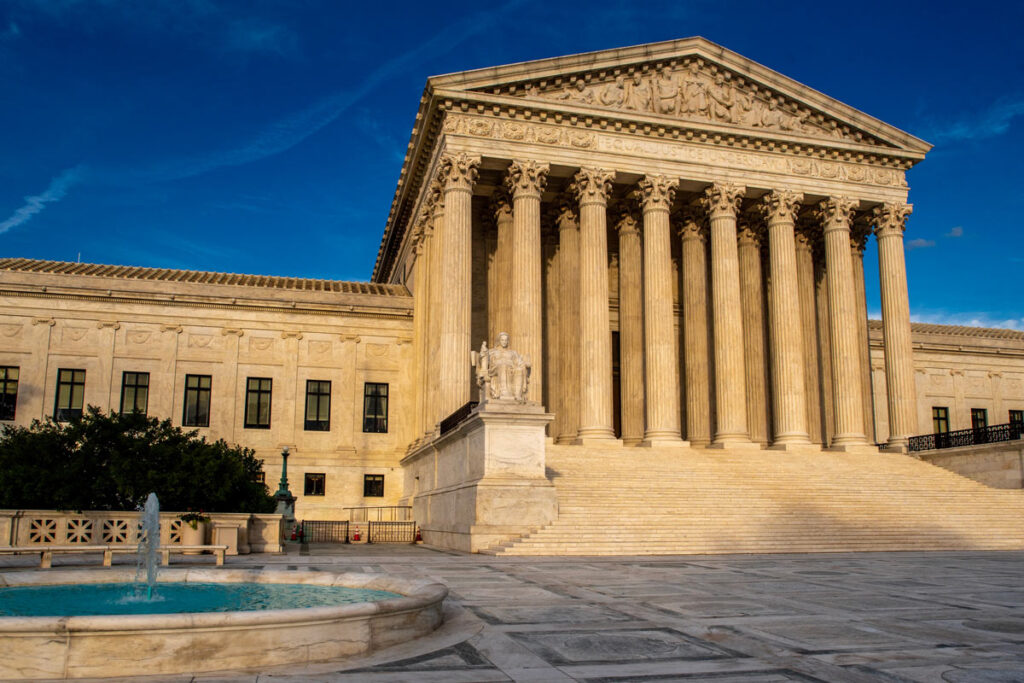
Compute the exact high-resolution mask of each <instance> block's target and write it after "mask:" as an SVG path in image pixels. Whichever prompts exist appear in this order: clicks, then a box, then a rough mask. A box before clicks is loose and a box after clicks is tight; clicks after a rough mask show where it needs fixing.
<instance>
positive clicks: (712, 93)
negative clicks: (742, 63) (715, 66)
mask: <svg viewBox="0 0 1024 683" xmlns="http://www.w3.org/2000/svg"><path fill="white" fill-rule="evenodd" d="M707 93H708V102H709V103H710V105H711V118H712V119H714V120H715V121H721V122H723V123H733V111H732V108H733V107H734V106H735V105H736V101H735V100H734V99H733V88H732V86H731V85H726V83H725V77H724V76H722V74H718V75H716V76H715V82H714V83H712V84H711V86H710V87H709V88H708V89H707Z"/></svg>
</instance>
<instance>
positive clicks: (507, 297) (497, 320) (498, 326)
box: [487, 192, 512, 343]
mask: <svg viewBox="0 0 1024 683" xmlns="http://www.w3.org/2000/svg"><path fill="white" fill-rule="evenodd" d="M491 210H492V211H493V212H494V225H495V232H496V233H497V236H496V239H495V246H494V274H495V278H494V291H493V293H492V295H491V297H490V300H491V301H493V302H494V307H493V309H492V310H488V311H487V320H488V321H489V322H490V339H488V343H494V340H496V339H497V338H498V335H499V334H501V333H502V332H509V333H511V331H512V322H511V321H512V202H511V201H510V200H509V198H508V195H506V194H505V193H504V192H496V193H495V194H494V197H493V198H492V199H491Z"/></svg>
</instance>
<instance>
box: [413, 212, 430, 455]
mask: <svg viewBox="0 0 1024 683" xmlns="http://www.w3.org/2000/svg"><path fill="white" fill-rule="evenodd" d="M428 221H429V216H428V215H423V214H421V215H420V218H419V219H417V221H416V234H415V236H414V237H413V248H412V251H413V254H414V255H415V256H414V259H415V260H414V261H413V265H412V282H413V291H412V307H413V308H412V310H413V323H412V329H413V339H412V342H413V356H414V358H415V360H416V376H415V382H414V386H415V387H416V389H415V394H416V395H415V399H416V400H415V403H414V411H413V418H412V426H413V430H412V433H413V441H418V440H419V439H420V437H422V436H423V431H424V430H423V411H424V403H425V402H426V397H425V396H424V395H423V387H425V386H426V376H427V352H426V346H427V263H426V261H427V252H426V241H427V236H426V225H427V223H428Z"/></svg>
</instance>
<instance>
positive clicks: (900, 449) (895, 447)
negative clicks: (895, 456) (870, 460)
mask: <svg viewBox="0 0 1024 683" xmlns="http://www.w3.org/2000/svg"><path fill="white" fill-rule="evenodd" d="M885 451H886V452H887V453H903V454H906V453H909V452H910V443H909V442H908V441H907V440H906V439H889V443H887V444H885Z"/></svg>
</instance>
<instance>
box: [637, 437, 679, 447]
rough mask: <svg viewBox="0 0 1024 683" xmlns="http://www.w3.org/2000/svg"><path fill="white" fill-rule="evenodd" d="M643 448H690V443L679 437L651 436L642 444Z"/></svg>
mask: <svg viewBox="0 0 1024 683" xmlns="http://www.w3.org/2000/svg"><path fill="white" fill-rule="evenodd" d="M640 446H641V447H643V448H689V447H690V442H689V441H683V439H682V437H679V436H650V437H647V438H645V439H644V440H643V441H641V442H640Z"/></svg>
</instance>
